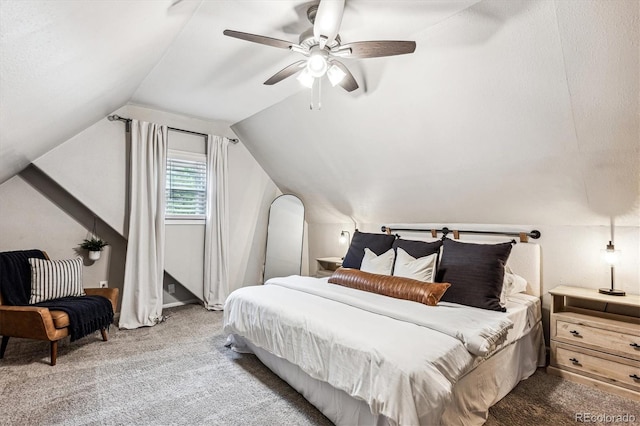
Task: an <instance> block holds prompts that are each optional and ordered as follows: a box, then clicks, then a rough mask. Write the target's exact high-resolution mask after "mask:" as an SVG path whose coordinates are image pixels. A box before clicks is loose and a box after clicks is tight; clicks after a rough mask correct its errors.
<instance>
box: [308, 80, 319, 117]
mask: <svg viewBox="0 0 640 426" xmlns="http://www.w3.org/2000/svg"><path fill="white" fill-rule="evenodd" d="M314 80H315V81H314V82H313V86H312V87H311V104H310V105H309V109H311V110H313V109H315V110H318V111H320V110H321V109H322V78H315V79H314Z"/></svg>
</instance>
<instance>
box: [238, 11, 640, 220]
mask: <svg viewBox="0 0 640 426" xmlns="http://www.w3.org/2000/svg"><path fill="white" fill-rule="evenodd" d="M639 7H640V6H639V3H638V2H637V1H615V0H614V1H601V2H596V1H590V2H583V1H580V0H577V1H571V0H563V1H557V2H551V1H517V0H513V1H482V2H480V3H478V4H476V5H474V6H472V7H470V8H469V9H467V10H465V11H463V12H461V13H459V14H457V15H455V16H453V17H451V18H450V19H447V20H446V21H444V22H441V23H440V24H438V25H436V26H432V27H428V28H424V29H422V30H420V29H418V30H417V31H415V32H413V33H411V34H407V33H404V32H401V33H400V34H399V35H400V36H402V37H407V36H408V37H410V38H413V39H415V40H416V41H417V46H418V47H417V50H416V53H415V54H413V55H408V56H402V57H395V58H384V59H379V60H378V59H375V60H374V59H371V60H369V61H371V62H374V61H375V62H376V63H375V64H374V63H371V64H369V62H367V64H366V66H367V67H368V68H367V73H366V75H364V76H361V78H362V79H364V80H365V81H367V84H366V85H367V87H368V88H369V89H368V90H360V91H359V93H355V94H353V95H349V94H346V93H345V92H343V91H341V90H335V89H331V88H325V90H324V91H323V93H322V109H321V110H310V109H309V101H310V95H309V94H308V93H300V94H297V95H294V96H292V97H290V98H288V99H287V100H286V101H284V102H281V103H279V104H277V105H274V106H272V107H270V108H268V109H266V110H264V111H262V112H260V113H257V114H255V115H254V116H252V117H249V118H247V119H245V120H243V121H241V122H239V123H236V124H235V125H234V126H233V127H232V128H233V129H234V131H235V132H236V133H237V134H238V135H239V136H240V138H241V139H242V140H243V141H244V143H245V145H247V146H248V148H249V149H250V151H251V152H252V153H253V155H254V156H255V157H256V158H257V160H258V161H259V162H260V163H261V164H262V166H263V167H264V168H265V169H266V170H267V172H268V173H269V174H270V175H271V176H272V178H273V179H274V181H275V182H276V183H277V184H278V185H279V186H280V188H281V189H282V190H283V191H285V192H293V193H296V194H300V195H301V196H302V197H303V199H304V201H305V203H306V205H307V207H308V211H309V214H310V216H311V217H312V219H311V220H312V221H320V222H323V221H329V222H330V221H336V222H341V221H342V222H344V221H348V220H349V219H351V220H353V221H354V222H356V223H385V222H392V223H398V222H401V223H402V222H407V223H411V222H445V223H446V222H462V223H465V222H466V223H516V224H517V223H532V224H608V223H609V218H610V217H614V218H615V220H616V221H617V223H619V224H623V223H624V224H630V225H634V226H637V225H638V224H639V220H640V219H639V216H640V215H639V213H640V211H639V208H638V207H639V190H638V184H639V181H640V174H639V165H640V150H639V145H640V137H639V117H638V112H639V110H638V97H639V91H638V80H639V68H638V52H639V49H638V40H640V34H639V31H638V14H639ZM363 62H364V61H363ZM363 66H365V65H363Z"/></svg>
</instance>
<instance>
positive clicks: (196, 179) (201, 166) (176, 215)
mask: <svg viewBox="0 0 640 426" xmlns="http://www.w3.org/2000/svg"><path fill="white" fill-rule="evenodd" d="M166 197H167V206H166V211H165V215H166V218H167V219H204V218H205V215H206V212H207V165H206V163H205V162H204V161H192V160H185V159H181V158H175V157H169V158H167V185H166Z"/></svg>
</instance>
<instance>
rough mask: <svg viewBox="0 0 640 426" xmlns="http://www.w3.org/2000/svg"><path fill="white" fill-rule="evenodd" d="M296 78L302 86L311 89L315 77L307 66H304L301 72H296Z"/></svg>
mask: <svg viewBox="0 0 640 426" xmlns="http://www.w3.org/2000/svg"><path fill="white" fill-rule="evenodd" d="M296 80H298V81H299V82H300V84H302V85H303V86H304V87H307V88H309V89H311V88H312V87H313V82H314V81H315V77H313V76H312V75H311V73H310V72H309V69H308V67H305V69H303V70H302V72H301V73H300V74H298V77H296Z"/></svg>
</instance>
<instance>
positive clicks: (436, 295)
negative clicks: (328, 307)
mask: <svg viewBox="0 0 640 426" xmlns="http://www.w3.org/2000/svg"><path fill="white" fill-rule="evenodd" d="M329 282H330V283H332V284H338V285H342V286H345V287H351V288H355V289H357V290H363V291H368V292H371V293H378V294H382V295H385V296H389V297H395V298H396V299H405V300H411V301H414V302H418V303H424V304H425V305H429V306H435V305H437V304H438V301H439V300H440V298H441V297H442V295H443V294H444V292H445V291H447V289H448V288H449V286H451V284H449V283H428V282H424V281H418V280H413V279H411V278H404V277H394V276H390V275H378V274H371V273H369V272H364V271H361V270H359V269H349V268H339V269H338V270H336V271H335V272H334V273H333V275H331V278H329Z"/></svg>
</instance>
